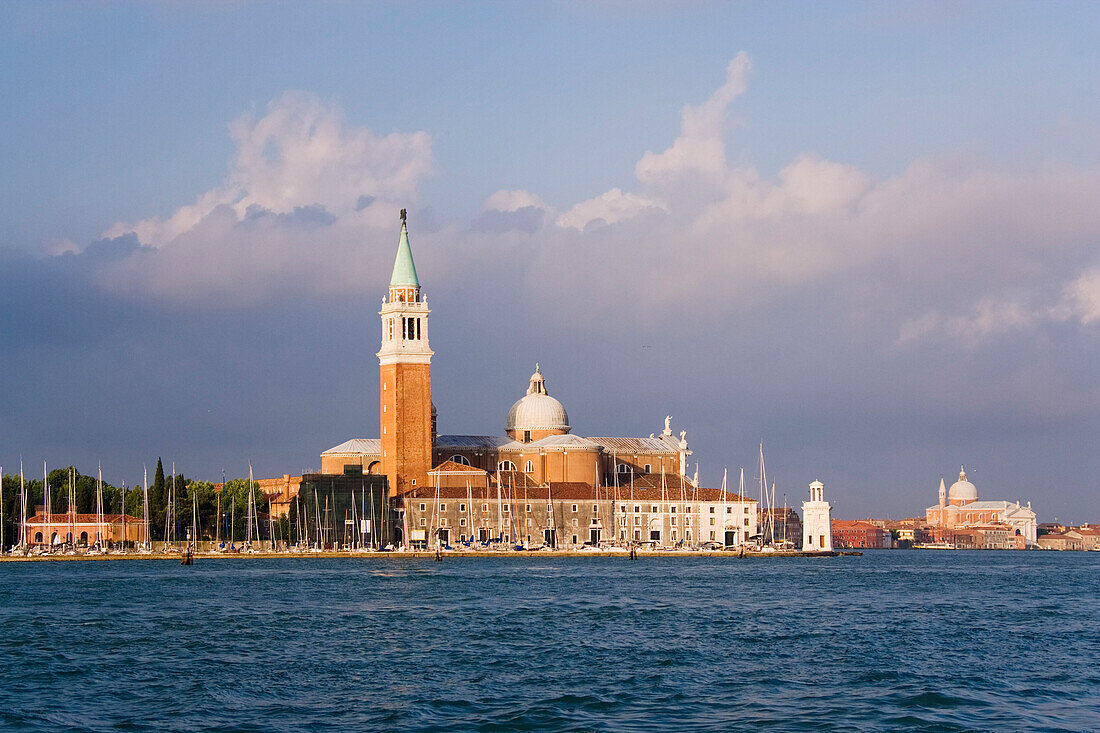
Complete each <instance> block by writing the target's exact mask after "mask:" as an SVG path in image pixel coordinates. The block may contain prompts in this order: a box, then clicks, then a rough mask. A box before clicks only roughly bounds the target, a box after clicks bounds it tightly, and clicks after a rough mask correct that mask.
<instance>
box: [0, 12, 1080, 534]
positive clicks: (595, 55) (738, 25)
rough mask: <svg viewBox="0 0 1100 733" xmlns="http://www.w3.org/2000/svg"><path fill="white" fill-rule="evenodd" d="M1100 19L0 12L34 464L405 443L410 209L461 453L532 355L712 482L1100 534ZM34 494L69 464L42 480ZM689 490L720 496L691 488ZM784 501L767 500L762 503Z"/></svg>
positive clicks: (22, 407)
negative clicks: (397, 420) (391, 368)
mask: <svg viewBox="0 0 1100 733" xmlns="http://www.w3.org/2000/svg"><path fill="white" fill-rule="evenodd" d="M1097 27H1100V6H1098V5H1096V4H1095V3H1073V2H1066V3H1056V4H1055V3H1043V2H1033V3H1011V2H998V3H938V2H921V3H909V2H891V3H864V2H858V3H841V2H832V3H800V2H799V3H783V2H766V3H752V2H745V3H711V2H705V1H703V0H699V1H698V2H689V3H673V2H661V1H660V0H653V1H651V2H642V3H629V2H625V1H624V0H602V1H601V0H596V1H594V2H564V1H562V2H545V3H449V2H438V3H434V2H427V3H422V2H402V3H396V2H393V3H391V2H363V3H356V2H333V3H326V2H315V3H263V2H245V1H243V0H242V1H241V2H235V3H227V4H224V3H213V2H194V3H190V2H150V3H137V2H133V3H122V2H119V3H111V2H93V3H64V2H52V3H38V2H10V3H4V4H3V5H0V99H3V100H4V104H2V105H0V131H2V133H3V135H2V138H0V159H2V160H3V165H0V309H2V310H0V312H2V314H3V318H2V321H0V351H2V354H3V356H2V357H0V364H2V365H3V374H2V377H0V399H2V403H3V410H2V411H0V465H3V467H4V471H5V472H9V473H10V472H11V471H12V470H14V468H15V467H17V465H18V462H19V459H20V456H22V458H23V460H24V461H25V463H26V464H27V465H28V466H32V465H33V466H38V467H39V468H40V466H41V462H42V461H43V460H45V461H46V462H47V464H48V465H53V466H60V465H68V464H70V463H75V464H76V465H77V467H78V468H79V469H80V470H82V471H84V472H86V473H91V472H92V471H94V469H95V466H96V464H97V463H98V462H100V461H102V464H103V470H104V475H105V477H106V478H108V479H109V480H112V481H114V482H116V483H117V482H122V481H126V482H128V483H130V484H133V483H135V482H138V481H140V479H141V471H142V466H143V465H145V464H148V465H149V466H150V469H151V468H152V466H153V465H154V464H155V461H156V459H157V457H162V458H163V459H164V461H165V463H166V465H170V464H171V463H172V462H175V464H176V466H177V468H178V469H179V470H180V471H182V472H183V473H184V474H185V475H188V476H194V477H198V478H205V479H209V480H220V478H221V475H222V472H223V471H224V472H225V473H226V475H228V476H241V475H245V474H246V473H247V470H248V464H249V462H251V464H252V465H253V466H254V467H255V470H256V473H257V475H262V476H275V475H281V474H284V473H291V474H297V473H298V472H300V471H303V470H310V469H317V468H318V467H319V463H320V460H319V453H320V452H321V451H322V450H325V449H327V448H329V447H331V446H333V445H336V444H338V443H341V442H343V441H344V440H346V439H348V438H352V437H374V436H376V435H377V433H378V416H377V404H378V397H377V385H378V373H377V359H376V357H375V352H376V351H377V348H378V339H379V333H380V331H379V322H378V320H377V318H378V316H377V309H378V305H379V302H380V298H381V296H382V295H383V294H384V292H385V288H386V285H387V283H388V277H389V274H390V270H391V268H392V264H393V257H394V252H395V250H396V243H397V234H398V224H399V222H398V211H399V210H400V209H401V208H407V209H408V210H409V230H410V238H411V241H412V247H413V253H414V256H415V258H416V265H417V270H418V272H419V274H420V278H421V282H422V285H423V289H424V292H425V293H426V294H427V297H428V299H429V303H430V305H431V308H432V317H431V332H430V337H431V345H432V348H433V349H434V351H435V357H434V359H433V364H432V372H433V400H434V402H435V404H436V406H437V408H438V410H439V423H440V425H439V427H440V431H441V432H444V433H465V434H502V433H503V423H504V418H505V416H506V414H507V411H508V408H509V406H510V405H511V404H512V402H513V401H514V400H516V399H518V398H519V397H520V396H522V395H523V393H524V391H525V389H526V386H527V381H528V377H529V375H530V373H531V371H532V370H533V368H534V364H535V362H536V361H538V362H540V363H541V365H542V368H543V372H544V374H545V377H546V380H547V387H548V389H549V391H550V393H551V394H552V395H554V396H555V397H557V398H559V399H560V400H561V401H562V402H563V404H564V405H565V407H566V409H567V410H568V411H569V415H570V419H571V423H572V425H573V431H574V432H575V433H577V434H580V435H633V436H646V435H649V434H650V433H652V432H659V431H660V429H661V428H662V427H663V422H664V417H665V415H671V416H672V427H673V429H674V430H675V431H676V432H679V431H680V430H686V431H687V439H688V441H689V444H690V447H691V449H692V451H693V455H692V458H691V460H692V461H693V462H695V461H697V462H698V464H699V475H700V478H701V480H702V483H703V484H704V485H708V486H715V485H718V484H719V483H720V481H721V476H722V472H723V470H724V469H726V468H729V469H730V471H731V473H732V474H736V472H737V469H738V468H739V467H741V466H744V467H745V469H746V476H747V477H749V478H748V481H749V483H750V484H752V482H753V481H754V477H755V475H756V456H757V451H758V445H759V444H760V443H761V442H763V445H764V451H765V457H766V459H767V465H768V474H769V477H771V478H774V479H775V481H776V485H777V489H776V491H777V497H782V496H785V497H786V498H787V500H788V501H789V502H790V503H791V504H792V505H794V504H797V503H798V502H800V501H802V500H803V499H804V498H805V495H806V487H807V485H808V484H809V482H810V481H812V480H814V479H820V480H822V481H823V482H824V483H825V486H826V498H828V499H829V500H830V501H831V502H832V503H833V506H834V516H838V517H844V518H856V517H866V516H878V517H883V516H888V517H894V518H900V517H904V516H914V515H920V514H921V513H922V512H923V509H924V507H926V506H929V505H931V504H933V503H934V502H935V499H936V489H937V487H938V484H939V480H940V477H941V476H942V477H945V478H946V479H947V483H948V484H950V483H951V482H952V481H953V480H954V478H955V476H957V473H958V470H959V467H960V465H963V464H965V466H966V471H967V476H968V478H969V479H970V480H971V481H973V482H974V483H975V484H976V485H977V487H978V491H979V493H980V495H981V496H982V498H990V499H993V498H1002V499H1009V500H1013V501H1014V500H1017V499H1020V500H1023V501H1031V502H1032V506H1033V508H1034V509H1035V510H1036V511H1037V513H1038V515H1039V519H1040V521H1053V520H1054V519H1055V518H1058V519H1059V520H1062V521H1089V520H1091V521H1100V490H1098V488H1100V486H1098V479H1097V476H1100V446H1098V443H1100V206H1098V205H1097V202H1100V95H1097V94H1096V92H1095V90H1096V89H1098V88H1100V50H1098V47H1097V44H1096V43H1095V29H1096V28H1097ZM35 470H36V471H37V470H38V469H35ZM693 471H694V465H693V466H692V472H693ZM749 492H750V493H755V489H753V488H752V487H751V486H750V488H749Z"/></svg>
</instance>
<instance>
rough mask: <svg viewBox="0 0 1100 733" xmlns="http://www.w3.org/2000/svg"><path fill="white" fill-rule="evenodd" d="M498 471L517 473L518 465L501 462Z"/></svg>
mask: <svg viewBox="0 0 1100 733" xmlns="http://www.w3.org/2000/svg"><path fill="white" fill-rule="evenodd" d="M497 470H498V471H515V470H516V464H514V463H512V462H511V461H501V462H500V463H499V464H497Z"/></svg>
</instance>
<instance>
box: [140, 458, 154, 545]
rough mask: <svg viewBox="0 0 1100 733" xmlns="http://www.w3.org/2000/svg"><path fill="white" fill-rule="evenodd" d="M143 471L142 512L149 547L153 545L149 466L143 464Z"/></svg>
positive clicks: (146, 541)
mask: <svg viewBox="0 0 1100 733" xmlns="http://www.w3.org/2000/svg"><path fill="white" fill-rule="evenodd" d="M142 471H143V472H144V473H143V476H142V479H141V505H142V506H141V512H142V519H143V520H144V524H145V548H146V549H149V548H151V547H152V544H151V543H150V542H149V467H148V466H142Z"/></svg>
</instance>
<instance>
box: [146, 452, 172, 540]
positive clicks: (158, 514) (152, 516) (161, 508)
mask: <svg viewBox="0 0 1100 733" xmlns="http://www.w3.org/2000/svg"><path fill="white" fill-rule="evenodd" d="M167 501H168V498H167V496H165V482H164V464H163V463H161V460H160V458H159V457H158V458H157V470H156V473H155V474H153V485H152V486H150V487H149V523H150V524H151V525H152V526H151V527H150V529H149V533H150V534H151V535H152V536H153V539H155V540H158V541H160V540H163V539H165V538H164V515H165V504H166V503H167Z"/></svg>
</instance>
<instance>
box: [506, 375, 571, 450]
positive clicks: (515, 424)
mask: <svg viewBox="0 0 1100 733" xmlns="http://www.w3.org/2000/svg"><path fill="white" fill-rule="evenodd" d="M504 429H505V431H506V432H507V433H508V437H510V438H512V439H513V440H518V441H520V442H523V443H530V442H531V441H533V440H539V439H541V438H545V437H547V436H550V435H565V434H567V433H568V432H569V415H568V414H567V413H566V411H565V407H564V406H563V405H562V404H561V403H560V402H558V401H557V400H556V399H554V398H553V397H551V396H550V394H549V393H548V392H547V391H546V380H545V379H544V378H543V376H542V370H541V369H540V368H539V365H538V364H535V373H534V374H532V375H531V381H530V383H529V384H528V386H527V394H525V395H524V396H523V397H521V398H520V399H518V400H517V401H516V402H515V404H513V405H512V408H511V409H510V410H508V419H507V421H506V422H505V425H504Z"/></svg>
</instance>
